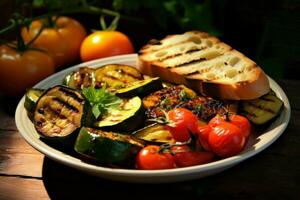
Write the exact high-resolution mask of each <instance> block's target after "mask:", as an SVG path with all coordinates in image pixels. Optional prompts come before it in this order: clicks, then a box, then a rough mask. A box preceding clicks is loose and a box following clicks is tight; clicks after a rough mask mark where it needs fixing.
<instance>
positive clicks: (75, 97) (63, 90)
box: [59, 87, 84, 103]
mask: <svg viewBox="0 0 300 200" xmlns="http://www.w3.org/2000/svg"><path fill="white" fill-rule="evenodd" d="M59 91H61V92H62V93H64V95H66V96H69V97H72V98H73V99H74V100H76V101H78V102H80V103H82V102H83V101H84V99H82V98H80V97H78V96H77V95H76V94H74V93H73V92H71V91H69V90H68V89H66V88H63V87H60V88H59Z"/></svg>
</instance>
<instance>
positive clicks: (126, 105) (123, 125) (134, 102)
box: [94, 96, 145, 132]
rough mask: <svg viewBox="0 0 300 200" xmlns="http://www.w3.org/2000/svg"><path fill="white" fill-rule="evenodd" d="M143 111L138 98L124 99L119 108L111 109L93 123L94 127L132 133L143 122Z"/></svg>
mask: <svg viewBox="0 0 300 200" xmlns="http://www.w3.org/2000/svg"><path fill="white" fill-rule="evenodd" d="M144 114H145V110H144V108H143V105H142V100H141V99H140V98H139V97H137V96H136V97H133V98H131V99H124V100H123V102H122V103H121V105H120V107H119V108H111V109H110V110H108V112H107V113H106V114H104V115H103V116H102V118H101V119H100V120H98V121H96V122H95V123H94V126H95V127H98V128H106V129H110V130H114V131H120V132H132V131H135V130H136V129H138V128H139V127H140V126H141V125H142V124H143V122H144V119H145V117H144Z"/></svg>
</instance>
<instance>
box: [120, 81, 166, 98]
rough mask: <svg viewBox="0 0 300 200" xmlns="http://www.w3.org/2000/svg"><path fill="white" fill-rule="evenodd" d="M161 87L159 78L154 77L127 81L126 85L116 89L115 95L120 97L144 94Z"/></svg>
mask: <svg viewBox="0 0 300 200" xmlns="http://www.w3.org/2000/svg"><path fill="white" fill-rule="evenodd" d="M161 88H162V82H161V80H160V78H159V77H155V78H149V79H145V80H141V81H135V82H132V83H129V84H128V85H127V86H126V87H124V88H121V89H118V90H117V91H116V95H117V96H120V97H133V96H145V95H147V94H150V93H151V92H154V91H157V90H159V89H161Z"/></svg>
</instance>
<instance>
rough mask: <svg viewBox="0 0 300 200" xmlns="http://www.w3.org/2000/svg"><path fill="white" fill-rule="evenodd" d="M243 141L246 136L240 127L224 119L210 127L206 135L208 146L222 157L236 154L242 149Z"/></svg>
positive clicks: (244, 141)
mask: <svg viewBox="0 0 300 200" xmlns="http://www.w3.org/2000/svg"><path fill="white" fill-rule="evenodd" d="M245 143H246V136H245V134H244V133H243V131H242V129H241V128H240V127H238V126H236V125H234V124H232V123H229V122H226V121H224V122H222V123H220V124H219V125H216V126H215V127H212V130H211V132H210V133H209V135H208V144H209V147H210V148H211V150H212V151H213V152H214V153H215V154H217V155H218V156H220V157H222V158H226V157H230V156H234V155H237V154H238V153H240V152H241V151H242V150H243V148H244V147H245Z"/></svg>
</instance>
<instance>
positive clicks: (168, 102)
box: [143, 85, 197, 117]
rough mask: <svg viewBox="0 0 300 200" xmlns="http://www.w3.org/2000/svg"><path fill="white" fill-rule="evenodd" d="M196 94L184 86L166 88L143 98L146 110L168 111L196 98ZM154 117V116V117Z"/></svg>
mask: <svg viewBox="0 0 300 200" xmlns="http://www.w3.org/2000/svg"><path fill="white" fill-rule="evenodd" d="M196 95H197V94H196V93H195V92H194V91H193V90H191V89H189V88H187V87H185V86H184V85H179V86H171V87H166V88H163V89H161V90H158V91H156V92H153V93H151V94H150V95H148V96H146V97H145V98H143V105H144V107H145V108H146V109H150V110H151V109H153V108H154V109H158V110H160V109H165V110H170V109H172V108H174V107H175V106H178V104H181V103H184V102H185V101H187V100H189V99H192V98H194V97H196ZM155 117H156V116H155Z"/></svg>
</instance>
